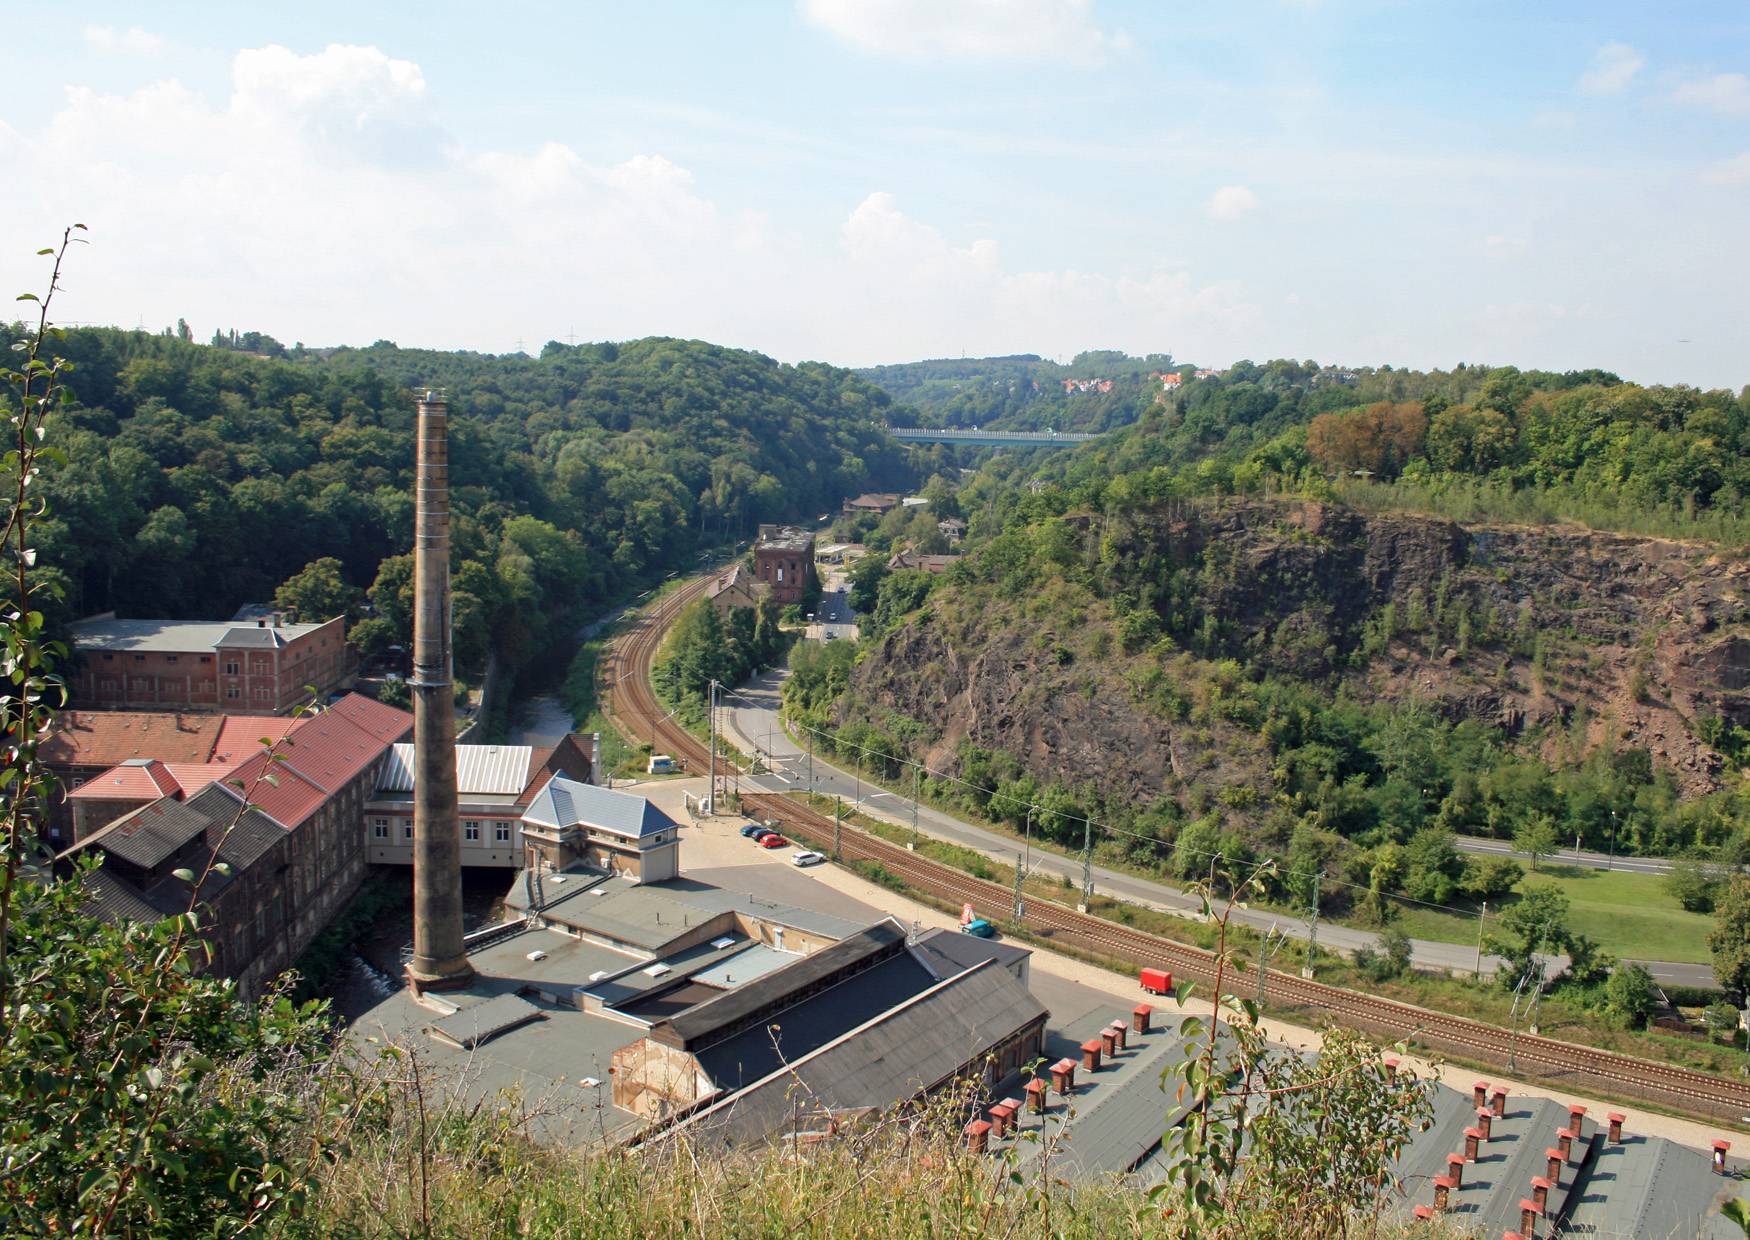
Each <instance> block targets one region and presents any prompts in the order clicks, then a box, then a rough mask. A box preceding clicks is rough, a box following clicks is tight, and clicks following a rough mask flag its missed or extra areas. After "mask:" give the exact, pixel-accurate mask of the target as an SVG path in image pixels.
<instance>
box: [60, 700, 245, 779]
mask: <svg viewBox="0 0 1750 1240" xmlns="http://www.w3.org/2000/svg"><path fill="white" fill-rule="evenodd" d="M222 724H223V720H222V719H221V718H220V717H219V716H218V715H186V714H166V713H159V712H157V711H101V710H99V711H93V710H69V711H63V712H62V713H61V715H60V717H59V718H58V719H57V720H56V721H55V731H54V733H53V734H52V735H51V736H50V737H49V739H48V740H47V741H45V742H43V745H42V748H41V749H39V750H38V751H37V752H38V753H39V754H40V755H41V756H42V759H43V761H45V762H47V763H49V764H51V765H54V766H115V765H116V764H117V763H119V762H126V761H127V760H128V759H129V758H156V759H158V761H160V762H205V761H206V760H207V759H208V758H209V757H210V756H211V755H212V752H213V743H214V741H216V740H217V739H218V736H219V730H220V727H221V725H222Z"/></svg>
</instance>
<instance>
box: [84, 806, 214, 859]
mask: <svg viewBox="0 0 1750 1240" xmlns="http://www.w3.org/2000/svg"><path fill="white" fill-rule="evenodd" d="M211 825H212V823H211V822H209V821H208V819H207V818H206V816H205V815H204V814H202V813H201V812H200V811H199V810H196V809H191V808H190V807H189V806H188V805H187V804H185V803H184V802H181V801H176V800H172V799H171V798H169V797H164V798H162V799H160V800H157V801H154V802H153V803H152V804H150V805H143V806H141V807H140V808H139V809H137V810H135V811H134V812H133V813H131V814H128V815H126V816H125V817H122V818H118V819H116V820H115V821H114V822H112V823H110V824H109V825H108V826H107V827H104V828H103V829H102V830H101V831H98V832H96V833H95V834H93V835H92V836H91V837H90V838H89V839H87V840H86V841H85V847H87V848H97V849H101V850H102V851H103V852H105V853H108V854H109V855H110V856H112V857H119V858H120V859H121V860H123V861H126V862H128V863H129V864H131V865H137V866H139V867H140V868H141V869H142V870H150V869H152V868H153V867H154V866H157V865H159V864H161V863H162V862H163V861H165V860H166V859H167V858H169V857H170V856H172V855H173V854H174V853H176V852H177V851H178V850H179V849H181V848H183V847H185V846H186V845H187V844H188V843H189V842H190V841H191V840H193V839H195V838H196V837H197V836H199V835H201V834H202V833H203V832H204V831H206V829H207V828H208V827H210V826H211Z"/></svg>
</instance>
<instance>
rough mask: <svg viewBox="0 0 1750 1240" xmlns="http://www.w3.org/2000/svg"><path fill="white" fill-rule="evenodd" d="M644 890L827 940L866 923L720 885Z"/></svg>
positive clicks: (674, 884) (677, 884) (682, 883)
mask: <svg viewBox="0 0 1750 1240" xmlns="http://www.w3.org/2000/svg"><path fill="white" fill-rule="evenodd" d="M645 890H656V891H663V892H666V893H668V894H669V895H670V896H671V898H673V899H675V900H679V901H681V902H683V903H686V904H690V905H692V906H693V907H694V908H696V909H699V910H701V911H704V912H711V913H743V914H746V915H747V916H749V917H757V918H758V919H759V920H761V921H765V922H770V923H772V924H773V925H779V926H790V927H792V928H794V929H797V930H806V931H808V932H809V933H811V934H819V935H823V936H825V937H826V938H829V939H848V938H850V937H851V936H852V935H853V934H855V933H857V931H859V930H861V929H862V928H863V927H864V926H865V925H867V924H868V923H867V922H861V921H851V920H849V919H847V918H844V917H836V916H834V915H833V914H831V913H822V912H818V911H816V910H815V909H811V908H797V907H795V906H794V905H790V904H779V903H777V902H776V901H773V900H762V899H761V898H759V897H758V896H753V895H748V894H747V893H745V892H740V891H730V890H728V889H727V888H723V887H701V886H699V885H697V884H696V883H692V882H690V881H689V880H681V881H679V882H668V883H654V884H646V886H645Z"/></svg>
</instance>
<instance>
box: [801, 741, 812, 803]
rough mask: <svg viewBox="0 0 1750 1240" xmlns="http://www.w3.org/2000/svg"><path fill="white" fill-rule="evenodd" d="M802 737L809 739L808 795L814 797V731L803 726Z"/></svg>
mask: <svg viewBox="0 0 1750 1240" xmlns="http://www.w3.org/2000/svg"><path fill="white" fill-rule="evenodd" d="M802 735H803V736H806V737H807V738H808V795H809V796H813V795H814V729H813V728H811V727H809V726H808V725H807V724H803V725H802Z"/></svg>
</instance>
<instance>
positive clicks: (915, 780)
mask: <svg viewBox="0 0 1750 1240" xmlns="http://www.w3.org/2000/svg"><path fill="white" fill-rule="evenodd" d="M923 773H924V768H923V765H922V764H921V763H919V764H917V765H914V766H913V767H912V768H911V843H909V844H907V845H906V848H907V849H908V850H909V851H911V852H916V851H917V850H918V784H919V783H920V782H921V776H922V775H923Z"/></svg>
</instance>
